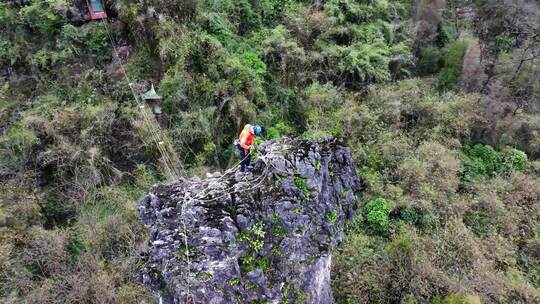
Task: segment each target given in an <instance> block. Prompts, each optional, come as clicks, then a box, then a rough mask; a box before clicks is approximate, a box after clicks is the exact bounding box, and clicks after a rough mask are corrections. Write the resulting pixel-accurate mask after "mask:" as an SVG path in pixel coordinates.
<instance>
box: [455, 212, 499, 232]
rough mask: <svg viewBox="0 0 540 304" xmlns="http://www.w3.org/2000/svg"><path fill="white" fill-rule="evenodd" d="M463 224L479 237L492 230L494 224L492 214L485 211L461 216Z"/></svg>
mask: <svg viewBox="0 0 540 304" xmlns="http://www.w3.org/2000/svg"><path fill="white" fill-rule="evenodd" d="M463 222H464V223H465V225H467V227H469V228H470V229H471V230H472V231H473V232H474V234H476V235H477V236H479V237H485V236H486V235H488V234H489V232H490V231H491V230H492V227H493V225H494V224H495V222H496V219H495V218H494V215H493V214H490V212H488V211H487V210H483V209H479V210H471V211H468V212H467V213H465V215H464V216H463Z"/></svg>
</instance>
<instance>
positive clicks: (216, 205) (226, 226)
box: [137, 138, 360, 304]
mask: <svg viewBox="0 0 540 304" xmlns="http://www.w3.org/2000/svg"><path fill="white" fill-rule="evenodd" d="M359 190H360V183H359V179H358V176H357V175H356V172H355V167H354V165H353V162H352V159H351V153H350V150H349V149H348V148H347V147H345V146H344V145H343V144H342V143H341V142H340V141H339V140H337V139H334V138H323V139H316V140H291V139H283V140H280V141H268V142H265V143H263V144H262V145H261V146H260V147H259V148H258V156H257V159H256V160H255V161H254V162H253V170H252V171H251V172H250V173H246V174H241V173H240V172H235V171H234V170H230V171H227V172H225V173H224V174H219V173H217V174H213V175H209V176H208V177H207V178H206V179H204V180H201V179H197V178H192V179H183V180H179V181H176V182H173V183H170V184H167V185H158V186H155V187H153V189H152V190H151V191H150V194H149V195H147V196H146V197H145V198H144V199H143V200H142V201H141V202H140V204H139V212H140V216H141V218H142V220H143V221H144V223H145V224H146V225H147V227H148V228H149V229H151V234H150V239H149V241H148V250H147V251H146V252H144V253H143V254H142V258H141V260H140V261H139V262H138V263H137V264H138V265H139V274H140V279H141V280H142V282H143V283H144V284H145V285H146V286H147V287H148V288H150V289H152V290H153V291H154V292H155V293H156V295H157V296H159V297H160V299H161V300H162V302H163V303H321V304H328V303H334V299H333V296H332V290H331V286H330V268H331V262H332V256H331V253H330V249H331V248H332V247H333V246H335V245H336V244H338V243H339V242H340V241H341V240H342V239H343V235H344V234H343V226H344V221H345V220H346V219H347V218H350V217H351V216H352V215H353V208H354V206H355V204H356V196H355V192H357V191H359Z"/></svg>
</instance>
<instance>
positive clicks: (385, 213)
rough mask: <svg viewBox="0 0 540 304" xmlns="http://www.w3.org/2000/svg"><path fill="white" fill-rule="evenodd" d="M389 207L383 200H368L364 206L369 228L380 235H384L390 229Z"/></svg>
mask: <svg viewBox="0 0 540 304" xmlns="http://www.w3.org/2000/svg"><path fill="white" fill-rule="evenodd" d="M389 215H390V205H389V204H388V202H387V201H386V200H385V199H384V198H381V197H379V198H376V199H372V200H370V201H369V202H368V203H367V204H366V220H367V223H368V225H369V227H370V228H371V229H372V230H373V231H375V232H377V233H380V234H385V233H387V232H388V229H389V228H390V219H389Z"/></svg>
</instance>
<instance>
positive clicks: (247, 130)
mask: <svg viewBox="0 0 540 304" xmlns="http://www.w3.org/2000/svg"><path fill="white" fill-rule="evenodd" d="M254 137H255V135H254V134H253V133H251V125H246V126H245V127H244V130H242V132H240V137H239V138H238V143H240V147H242V148H244V149H246V150H249V146H251V145H253V138H254Z"/></svg>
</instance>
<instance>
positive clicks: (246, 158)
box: [235, 124, 262, 172]
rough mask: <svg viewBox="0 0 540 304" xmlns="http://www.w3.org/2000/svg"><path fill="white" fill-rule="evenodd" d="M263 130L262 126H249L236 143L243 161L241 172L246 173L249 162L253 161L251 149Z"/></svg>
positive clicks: (245, 127) (246, 126)
mask: <svg viewBox="0 0 540 304" xmlns="http://www.w3.org/2000/svg"><path fill="white" fill-rule="evenodd" d="M261 133H262V128H261V127H260V126H257V125H255V126H252V125H250V124H247V125H245V126H244V129H243V130H242V132H240V136H239V137H238V140H237V141H236V142H235V145H236V147H237V148H238V150H239V151H240V160H241V161H242V163H241V166H240V172H244V171H246V168H247V166H249V162H250V161H251V151H250V150H251V148H252V146H253V140H254V138H255V136H260V135H261Z"/></svg>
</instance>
